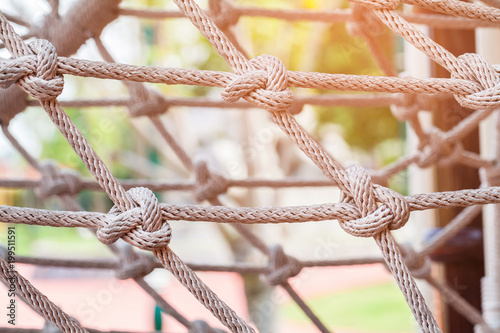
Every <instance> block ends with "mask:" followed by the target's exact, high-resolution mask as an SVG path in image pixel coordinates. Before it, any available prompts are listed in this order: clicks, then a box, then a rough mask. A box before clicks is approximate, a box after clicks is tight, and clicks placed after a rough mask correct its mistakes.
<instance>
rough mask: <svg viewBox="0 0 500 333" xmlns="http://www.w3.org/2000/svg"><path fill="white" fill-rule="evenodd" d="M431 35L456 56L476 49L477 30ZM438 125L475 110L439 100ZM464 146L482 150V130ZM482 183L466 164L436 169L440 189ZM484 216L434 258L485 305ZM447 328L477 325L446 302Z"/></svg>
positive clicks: (449, 215)
mask: <svg viewBox="0 0 500 333" xmlns="http://www.w3.org/2000/svg"><path fill="white" fill-rule="evenodd" d="M429 34H430V36H431V38H432V39H434V40H435V41H436V42H437V43H439V44H441V45H442V46H444V47H445V48H446V49H448V50H449V51H450V52H452V53H453V54H455V55H456V56H458V55H461V54H463V53H470V52H475V36H474V30H465V29H464V30H457V29H441V28H439V29H438V28H433V29H430V31H429ZM431 73H432V76H433V77H449V76H450V74H449V73H448V72H447V71H446V70H445V69H444V68H442V67H440V66H439V65H437V64H435V63H432V64H431ZM432 111H433V122H434V125H435V126H436V127H438V128H440V129H441V130H443V131H447V130H449V129H450V128H452V127H453V126H454V125H456V124H457V123H458V122H460V121H461V120H462V119H463V118H465V117H466V116H467V115H469V114H470V113H471V110H467V109H464V108H462V107H461V106H460V105H459V104H458V103H457V102H456V101H455V99H454V98H453V97H451V96H450V98H449V99H445V100H442V101H437V102H436V103H435V105H433V109H432ZM462 144H463V146H464V149H466V150H468V151H472V152H477V153H478V152H479V132H478V130H474V131H472V132H471V133H470V134H469V135H468V136H467V137H465V138H464V139H463V140H462ZM479 184H480V181H479V175H478V170H477V169H474V168H471V167H467V166H462V165H452V166H440V167H437V168H436V189H437V191H453V190H460V189H469V188H478V187H479ZM460 210H461V209H458V208H457V209H440V210H438V212H437V214H438V220H437V224H438V226H441V227H443V226H445V225H446V224H447V223H448V222H449V221H451V220H452V219H453V217H455V216H456V215H457V214H458V213H459V212H460ZM481 229H482V226H481V216H479V217H477V218H476V219H475V220H474V222H473V223H472V224H471V225H470V228H467V229H465V230H464V231H463V232H462V233H460V234H459V235H458V236H456V237H455V239H453V240H451V241H450V242H449V244H448V246H447V247H446V248H445V249H442V250H441V251H440V253H437V254H435V256H434V258H435V259H438V260H441V261H442V262H443V277H444V279H445V280H446V281H447V282H448V283H449V284H450V285H451V286H452V287H453V288H454V289H455V290H456V291H457V292H458V293H459V294H460V295H461V296H462V297H464V298H465V299H466V300H467V301H468V302H469V303H471V304H472V305H473V306H475V307H476V308H478V309H480V308H481V289H480V280H481V277H482V276H483V275H484V267H483V252H482V244H481ZM443 326H444V327H443V331H444V332H453V333H472V332H474V326H473V325H472V324H470V323H469V322H468V321H467V320H466V319H465V318H463V317H462V316H461V315H459V314H458V313H457V312H455V311H454V310H453V309H452V308H451V307H449V306H446V305H443Z"/></svg>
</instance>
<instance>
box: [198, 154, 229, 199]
mask: <svg viewBox="0 0 500 333" xmlns="http://www.w3.org/2000/svg"><path fill="white" fill-rule="evenodd" d="M194 169H195V177H196V187H195V189H194V196H195V198H196V200H197V201H200V202H201V201H203V200H210V199H214V198H215V197H217V195H219V194H222V193H225V192H226V191H227V188H228V187H229V180H228V179H227V178H226V177H224V176H222V175H221V174H219V173H216V172H214V171H211V170H210V168H209V167H208V165H207V162H205V161H203V160H200V161H197V162H196V163H195V165H194Z"/></svg>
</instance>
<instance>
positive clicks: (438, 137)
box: [415, 127, 463, 168]
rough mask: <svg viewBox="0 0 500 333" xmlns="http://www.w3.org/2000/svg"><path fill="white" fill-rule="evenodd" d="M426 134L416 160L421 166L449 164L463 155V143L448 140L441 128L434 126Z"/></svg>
mask: <svg viewBox="0 0 500 333" xmlns="http://www.w3.org/2000/svg"><path fill="white" fill-rule="evenodd" d="M426 136H427V139H426V140H425V141H423V142H421V144H420V146H419V148H418V149H419V151H420V154H419V155H417V160H416V161H415V163H416V164H417V165H418V166H419V167H420V168H427V167H429V166H431V165H434V164H436V163H438V164H439V165H449V164H452V163H454V162H455V161H456V160H458V159H459V158H460V156H462V154H463V146H462V144H461V143H460V142H450V141H448V140H447V139H446V136H445V133H443V132H442V131H441V130H439V129H437V128H435V127H432V128H431V129H429V130H428V131H427V132H426Z"/></svg>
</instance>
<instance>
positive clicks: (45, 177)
mask: <svg viewBox="0 0 500 333" xmlns="http://www.w3.org/2000/svg"><path fill="white" fill-rule="evenodd" d="M40 173H41V175H42V178H41V179H40V185H39V186H38V187H37V188H36V194H37V196H38V197H40V198H42V199H43V198H48V197H50V196H52V195H75V194H78V193H79V192H80V190H81V189H82V181H81V179H80V175H79V174H78V173H77V172H75V171H73V170H60V169H59V168H58V167H57V165H56V163H55V162H54V161H47V162H45V163H43V164H42V165H41V166H40Z"/></svg>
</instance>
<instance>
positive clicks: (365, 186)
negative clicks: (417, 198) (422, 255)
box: [339, 166, 410, 237]
mask: <svg viewBox="0 0 500 333" xmlns="http://www.w3.org/2000/svg"><path fill="white" fill-rule="evenodd" d="M346 171H347V174H348V176H349V181H350V184H351V186H352V187H351V193H352V197H348V196H347V195H345V194H344V193H342V196H341V202H343V203H351V204H354V205H356V206H357V207H358V209H359V211H360V213H361V216H362V217H361V218H360V219H357V220H339V223H340V226H341V227H342V229H344V231H346V232H347V233H349V234H351V235H353V236H356V237H374V236H376V235H377V234H379V233H380V232H382V231H384V230H396V229H399V228H401V227H403V226H404V225H405V224H406V222H407V221H408V219H409V217H410V208H409V205H408V203H407V202H406V200H405V199H404V197H403V196H402V195H401V194H399V193H397V192H395V191H393V190H391V189H389V188H387V187H383V186H380V185H377V184H374V183H373V182H372V180H371V177H370V175H369V173H368V172H367V171H366V170H365V169H364V168H362V167H360V166H354V167H351V168H349V169H347V170H346Z"/></svg>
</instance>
